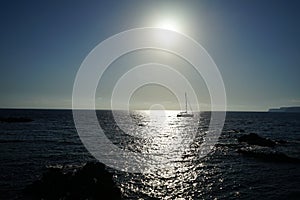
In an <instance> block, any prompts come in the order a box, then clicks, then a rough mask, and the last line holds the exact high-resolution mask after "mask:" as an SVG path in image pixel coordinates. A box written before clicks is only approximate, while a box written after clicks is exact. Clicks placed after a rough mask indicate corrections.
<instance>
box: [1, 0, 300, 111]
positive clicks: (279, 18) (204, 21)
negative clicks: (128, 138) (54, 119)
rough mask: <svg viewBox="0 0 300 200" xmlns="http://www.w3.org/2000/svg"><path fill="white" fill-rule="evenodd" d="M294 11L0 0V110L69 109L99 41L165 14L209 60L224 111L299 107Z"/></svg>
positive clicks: (207, 4) (254, 4)
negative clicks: (219, 81) (218, 77)
mask: <svg viewBox="0 0 300 200" xmlns="http://www.w3.org/2000/svg"><path fill="white" fill-rule="evenodd" d="M299 8H300V3H298V2H297V1H267V0H265V1H259V0H254V1H238V0H226V1H223V0H216V1H138V0H136V1H119V2H118V1H115V2H104V1H103V2H102V1H70V0H68V1H1V6H0V25H1V31H0V44H1V45H0V94H1V99H0V107H2V108H10V107H13V108H20V107H22V108H70V107H71V96H72V87H73V82H74V79H75V76H76V72H77V70H78V69H79V67H80V64H81V62H82V61H83V59H84V58H85V57H86V56H87V54H88V53H89V52H90V51H91V50H92V49H93V48H94V47H95V46H96V45H97V44H98V43H100V42H101V41H103V40H104V39H106V38H108V37H110V36H112V35H114V34H117V33H119V32H121V31H125V30H127V29H131V28H138V27H146V26H153V24H155V23H156V22H157V21H159V20H163V19H164V18H170V17H171V18H172V17H173V18H174V19H176V20H177V22H178V25H179V26H180V27H181V31H182V32H183V33H185V34H187V35H189V36H191V37H192V38H194V39H195V40H196V41H197V42H199V43H200V44H201V45H203V46H204V47H205V49H206V50H207V51H208V53H209V54H210V55H211V57H212V58H213V59H214V61H215V63H216V64H217V66H218V67H219V70H220V72H221V74H222V76H223V80H224V84H225V87H226V92H227V99H228V109H229V110H267V109H268V108H269V107H279V106H292V105H300V92H299V86H300V79H299V74H300V56H299V55H300V12H299ZM111 76H113V75H111ZM100 107H101V103H100Z"/></svg>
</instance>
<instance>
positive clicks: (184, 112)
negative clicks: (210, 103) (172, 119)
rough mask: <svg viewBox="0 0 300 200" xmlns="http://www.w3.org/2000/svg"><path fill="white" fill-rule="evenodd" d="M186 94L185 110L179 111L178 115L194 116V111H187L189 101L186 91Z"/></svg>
mask: <svg viewBox="0 0 300 200" xmlns="http://www.w3.org/2000/svg"><path fill="white" fill-rule="evenodd" d="M184 96H185V111H182V112H180V113H178V114H177V117H194V114H193V113H188V111H187V104H188V101H187V96H186V93H184ZM190 109H191V107H190ZM191 110H192V109H191Z"/></svg>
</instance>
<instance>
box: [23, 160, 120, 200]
mask: <svg viewBox="0 0 300 200" xmlns="http://www.w3.org/2000/svg"><path fill="white" fill-rule="evenodd" d="M112 178H113V177H112V174H111V173H109V172H108V171H107V170H106V169H105V165H104V164H102V163H87V164H86V165H84V166H83V167H82V168H79V169H77V170H76V171H75V172H67V173H65V172H63V170H62V169H60V168H50V169H48V171H47V172H46V173H44V174H43V176H42V178H41V180H38V181H36V182H34V183H33V184H31V185H29V186H28V187H27V188H26V189H25V191H24V193H25V196H26V197H30V198H31V199H45V200H46V199H65V200H71V199H84V200H85V199H93V200H96V199H121V191H120V189H119V188H118V187H117V186H116V185H115V183H114V182H113V179H112Z"/></svg>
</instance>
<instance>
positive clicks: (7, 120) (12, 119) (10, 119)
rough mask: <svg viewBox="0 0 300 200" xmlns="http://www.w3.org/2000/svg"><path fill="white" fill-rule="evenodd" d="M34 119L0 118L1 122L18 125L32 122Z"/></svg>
mask: <svg viewBox="0 0 300 200" xmlns="http://www.w3.org/2000/svg"><path fill="white" fill-rule="evenodd" d="M32 121H33V119H30V118H26V117H0V122H7V123H17V122H32Z"/></svg>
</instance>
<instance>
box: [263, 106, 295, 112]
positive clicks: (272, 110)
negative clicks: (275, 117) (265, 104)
mask: <svg viewBox="0 0 300 200" xmlns="http://www.w3.org/2000/svg"><path fill="white" fill-rule="evenodd" d="M268 112H280V113H300V107H280V108H270V109H269V111H268Z"/></svg>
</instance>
